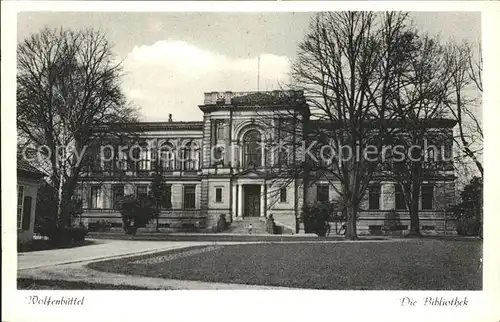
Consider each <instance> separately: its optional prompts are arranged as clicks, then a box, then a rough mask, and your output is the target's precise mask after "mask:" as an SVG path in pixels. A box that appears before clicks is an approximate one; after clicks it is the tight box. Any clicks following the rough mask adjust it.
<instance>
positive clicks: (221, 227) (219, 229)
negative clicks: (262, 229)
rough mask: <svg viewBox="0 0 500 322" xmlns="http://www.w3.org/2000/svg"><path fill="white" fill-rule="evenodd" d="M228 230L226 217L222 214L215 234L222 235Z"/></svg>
mask: <svg viewBox="0 0 500 322" xmlns="http://www.w3.org/2000/svg"><path fill="white" fill-rule="evenodd" d="M227 228H228V223H227V221H226V215H224V214H220V215H219V219H218V220H217V223H216V225H215V226H214V232H216V233H220V232H222V231H224V230H225V229H227Z"/></svg>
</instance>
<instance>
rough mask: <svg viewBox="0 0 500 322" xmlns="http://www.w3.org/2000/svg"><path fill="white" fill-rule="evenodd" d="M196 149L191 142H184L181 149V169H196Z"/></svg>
mask: <svg viewBox="0 0 500 322" xmlns="http://www.w3.org/2000/svg"><path fill="white" fill-rule="evenodd" d="M197 153H198V152H197V150H196V147H195V145H194V144H192V143H191V142H188V143H186V145H185V146H184V148H183V149H182V160H183V164H184V166H183V170H188V171H190V170H196V168H197V166H196V160H197V159H198V155H197Z"/></svg>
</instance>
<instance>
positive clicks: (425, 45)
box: [385, 34, 455, 235]
mask: <svg viewBox="0 0 500 322" xmlns="http://www.w3.org/2000/svg"><path fill="white" fill-rule="evenodd" d="M412 38H413V41H412V44H413V45H412V52H411V55H409V59H408V60H407V64H406V66H404V69H403V70H402V71H401V73H399V75H398V77H397V83H398V86H397V88H398V91H397V93H396V94H395V95H394V97H393V99H392V100H391V101H390V102H388V104H390V105H392V106H393V109H394V110H395V111H397V112H398V114H399V115H398V121H399V122H400V126H399V127H397V130H396V131H394V132H393V139H392V141H393V142H394V145H397V146H399V147H401V148H402V149H401V150H402V151H403V152H404V155H403V154H401V155H399V156H394V155H393V156H392V157H393V159H388V160H386V161H387V162H386V163H385V165H386V169H388V170H389V176H392V178H393V179H394V180H395V181H396V183H397V184H399V185H400V187H401V188H402V192H403V195H404V202H405V204H406V208H407V209H408V210H409V213H410V235H420V223H419V200H420V195H421V189H422V182H423V181H424V180H429V179H431V180H435V179H436V178H440V177H442V176H441V174H443V173H444V172H443V171H444V170H446V169H447V167H448V168H449V167H450V166H451V167H452V163H451V161H449V162H448V163H446V161H445V160H446V159H447V158H446V157H448V158H451V143H452V142H451V141H450V139H452V138H453V133H452V130H451V129H452V128H453V126H454V125H455V122H453V120H446V119H445V117H446V116H447V111H448V108H447V106H446V104H445V103H446V98H447V92H448V84H449V70H448V69H447V66H446V64H445V61H446V57H445V50H444V48H443V46H442V45H441V44H440V43H439V39H435V38H431V37H429V36H427V35H423V36H421V37H420V36H418V35H417V34H414V35H413V37H412ZM394 152H395V151H394Z"/></svg>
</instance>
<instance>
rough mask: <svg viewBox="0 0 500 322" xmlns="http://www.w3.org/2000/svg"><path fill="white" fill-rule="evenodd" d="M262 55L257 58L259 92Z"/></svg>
mask: <svg viewBox="0 0 500 322" xmlns="http://www.w3.org/2000/svg"><path fill="white" fill-rule="evenodd" d="M259 83H260V55H259V57H258V58H257V92H258V91H259V86H260V84H259Z"/></svg>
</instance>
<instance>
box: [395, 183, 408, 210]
mask: <svg viewBox="0 0 500 322" xmlns="http://www.w3.org/2000/svg"><path fill="white" fill-rule="evenodd" d="M394 196H395V204H396V209H398V210H406V201H405V200H406V199H405V194H404V192H403V188H402V187H401V185H400V184H396V185H395V186H394Z"/></svg>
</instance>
